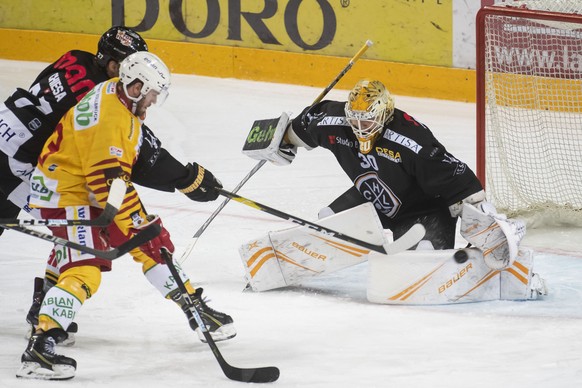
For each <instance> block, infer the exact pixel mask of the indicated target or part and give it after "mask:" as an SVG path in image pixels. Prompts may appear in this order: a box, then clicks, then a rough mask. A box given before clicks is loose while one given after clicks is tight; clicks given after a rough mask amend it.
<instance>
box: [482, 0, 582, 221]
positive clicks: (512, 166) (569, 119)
mask: <svg viewBox="0 0 582 388" xmlns="http://www.w3.org/2000/svg"><path fill="white" fill-rule="evenodd" d="M501 5H504V6H501ZM507 5H510V6H507ZM477 174H478V176H479V178H480V179H481V182H483V183H484V184H485V187H486V191H487V196H488V198H489V200H491V201H492V202H493V203H494V204H495V205H496V206H497V208H498V209H500V210H501V211H503V212H505V213H507V214H508V215H510V216H512V217H524V218H526V219H529V221H530V225H531V224H532V223H534V224H535V223H536V222H537V223H543V224H549V223H553V224H556V223H558V224H559V223H565V224H572V225H576V226H582V1H578V0H577V1H571V0H553V1H552V0H525V1H506V2H503V3H502V4H500V5H496V6H491V7H483V8H482V9H481V10H480V11H479V13H478V14H477Z"/></svg>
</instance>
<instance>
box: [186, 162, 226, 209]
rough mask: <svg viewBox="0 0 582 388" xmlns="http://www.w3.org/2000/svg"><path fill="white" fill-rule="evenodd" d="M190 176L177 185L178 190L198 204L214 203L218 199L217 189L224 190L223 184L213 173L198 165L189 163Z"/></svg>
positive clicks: (187, 166)
mask: <svg viewBox="0 0 582 388" xmlns="http://www.w3.org/2000/svg"><path fill="white" fill-rule="evenodd" d="M186 168H187V169H188V176H187V177H186V178H185V179H183V180H182V181H180V182H178V183H176V188H177V189H178V191H180V192H181V193H184V194H186V196H187V197H188V198H190V199H191V200H193V201H198V202H209V201H214V200H215V199H216V198H218V191H217V190H216V189H221V188H222V183H220V181H219V180H218V179H216V178H215V177H214V175H212V173H211V172H210V171H208V170H206V169H204V167H202V166H201V165H199V164H198V163H188V164H187V165H186Z"/></svg>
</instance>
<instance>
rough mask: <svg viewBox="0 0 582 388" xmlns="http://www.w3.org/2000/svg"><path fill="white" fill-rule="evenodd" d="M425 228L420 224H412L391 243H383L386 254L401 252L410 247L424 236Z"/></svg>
mask: <svg viewBox="0 0 582 388" xmlns="http://www.w3.org/2000/svg"><path fill="white" fill-rule="evenodd" d="M425 234H426V229H425V228H424V226H422V224H414V225H413V226H412V228H410V229H408V231H407V232H406V233H404V234H403V235H402V236H400V238H399V239H397V240H396V241H394V242H393V243H391V244H386V245H384V248H385V249H386V254H387V255H393V254H395V253H399V252H403V251H405V250H407V249H410V248H412V247H413V246H415V245H416V244H418V243H419V242H420V240H422V239H423V238H424V235H425Z"/></svg>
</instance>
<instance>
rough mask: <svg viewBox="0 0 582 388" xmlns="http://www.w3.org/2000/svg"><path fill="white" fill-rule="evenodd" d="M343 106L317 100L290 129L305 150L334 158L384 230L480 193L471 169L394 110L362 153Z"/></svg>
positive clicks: (401, 112) (417, 122) (408, 117)
mask: <svg viewBox="0 0 582 388" xmlns="http://www.w3.org/2000/svg"><path fill="white" fill-rule="evenodd" d="M344 107H345V103H344V102H336V101H323V102H321V103H319V104H317V105H315V106H313V107H312V108H306V109H305V110H304V111H303V112H302V113H301V114H300V115H299V116H297V117H296V118H295V119H294V120H293V121H292V129H293V131H294V133H295V134H296V135H297V136H298V137H299V138H300V139H301V140H302V141H303V142H304V143H305V144H306V145H308V146H309V147H313V148H315V147H318V146H319V147H324V148H327V149H328V150H330V151H331V152H332V153H333V154H334V156H335V157H336V159H337V161H338V162H339V164H340V166H341V167H342V169H343V170H344V171H345V173H346V174H347V175H348V176H349V178H350V179H351V181H352V182H353V184H354V186H355V187H356V188H357V189H358V191H359V192H360V194H361V195H362V197H363V198H364V199H365V200H366V201H368V202H372V203H373V204H374V206H375V207H376V209H377V211H378V212H379V213H380V214H382V215H384V216H386V217H387V219H384V220H383V223H385V224H387V226H388V227H391V225H393V224H394V223H395V222H397V221H399V220H401V219H404V218H408V217H416V216H419V215H421V214H426V213H427V212H431V211H434V210H436V209H439V208H446V207H448V206H450V205H452V204H454V203H456V202H458V201H460V200H462V199H464V198H466V197H467V196H469V195H471V194H473V193H476V192H478V191H480V190H482V189H483V188H482V186H481V183H480V182H479V180H478V179H477V177H476V176H475V174H474V173H473V171H471V169H470V168H468V167H467V165H466V164H465V163H463V162H462V161H460V160H458V159H457V158H455V157H454V156H453V155H451V154H450V153H449V152H447V150H446V148H445V147H444V146H443V145H442V144H441V143H439V142H438V141H437V139H436V138H435V137H434V136H433V134H432V132H431V131H430V130H429V129H428V128H427V127H426V126H425V125H424V124H422V123H420V122H419V121H417V120H415V119H414V118H413V117H411V116H410V115H408V114H407V113H406V112H403V111H401V110H398V109H395V110H394V116H393V118H392V120H391V121H390V122H389V123H387V124H385V127H384V132H383V134H382V136H381V137H379V138H378V139H377V140H376V142H375V143H374V146H373V149H372V151H370V152H369V153H368V154H362V153H361V152H360V151H359V144H358V140H357V139H356V136H355V135H354V133H353V132H352V129H351V127H350V125H349V124H348V123H347V121H346V118H345V113H344Z"/></svg>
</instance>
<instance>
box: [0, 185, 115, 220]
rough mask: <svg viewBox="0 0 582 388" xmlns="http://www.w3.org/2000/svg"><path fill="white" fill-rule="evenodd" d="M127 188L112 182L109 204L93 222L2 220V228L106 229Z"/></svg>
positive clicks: (108, 198)
mask: <svg viewBox="0 0 582 388" xmlns="http://www.w3.org/2000/svg"><path fill="white" fill-rule="evenodd" d="M125 191H126V186H125V183H124V182H123V181H122V180H121V179H114V180H113V182H111V187H110V189H109V196H108V197H107V203H106V204H105V208H104V209H103V212H101V214H100V215H99V216H98V217H96V218H94V219H92V220H66V219H65V220H63V219H29V220H22V219H7V218H0V226H96V227H104V226H108V225H109V224H111V223H112V222H113V219H114V218H115V215H116V214H117V212H118V211H119V208H120V207H121V204H122V203H123V199H124V198H125Z"/></svg>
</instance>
